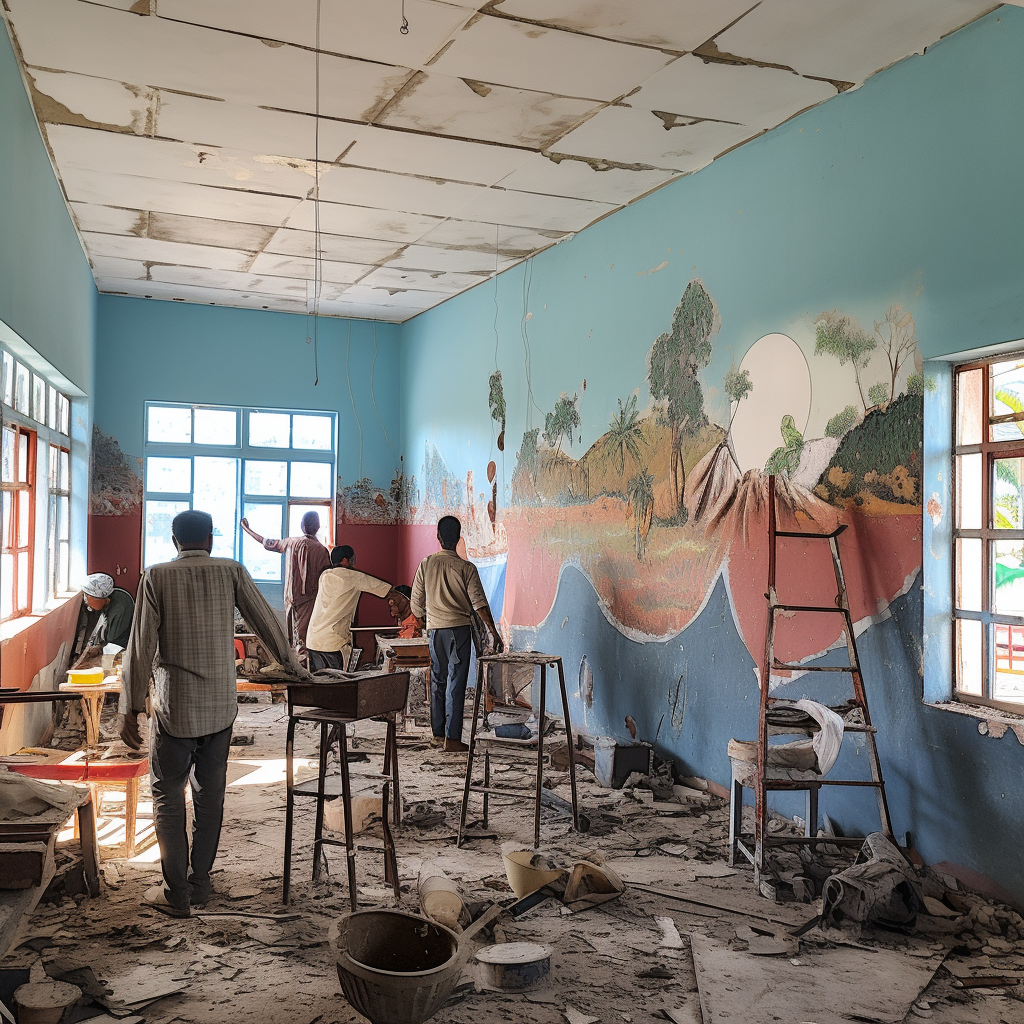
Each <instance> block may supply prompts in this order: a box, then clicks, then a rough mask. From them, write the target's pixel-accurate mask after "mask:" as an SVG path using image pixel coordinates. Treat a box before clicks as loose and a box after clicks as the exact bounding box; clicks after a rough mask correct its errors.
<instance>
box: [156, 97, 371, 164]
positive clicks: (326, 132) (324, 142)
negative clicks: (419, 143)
mask: <svg viewBox="0 0 1024 1024" xmlns="http://www.w3.org/2000/svg"><path fill="white" fill-rule="evenodd" d="M359 129H360V126H359V125H353V124H347V123H345V122H343V121H328V120H321V122H320V146H319V150H320V159H321V160H328V161H333V160H336V159H337V158H338V157H340V156H341V154H342V153H344V152H345V150H347V149H348V148H349V147H350V146H351V145H352V143H353V142H354V141H355V140H356V138H357V133H358V132H359ZM155 134H157V135H159V136H160V137H161V138H165V139H177V140H179V141H181V142H195V143H198V144H200V145H203V146H223V147H224V148H226V149H235V150H242V151H245V152H248V153H252V154H258V155H276V156H282V155H284V156H289V157H298V158H300V159H302V160H312V159H313V156H314V154H315V152H316V148H317V147H316V121H315V119H314V117H313V115H312V114H307V113H304V112H297V111H287V110H265V109H264V108H262V107H256V106H252V105H250V104H244V103H221V102H219V101H218V100H210V99H205V98H204V97H202V96H185V95H182V94H181V93H175V92H168V91H166V90H165V91H162V92H161V93H160V110H159V114H158V116H157V130H156V133H155Z"/></svg>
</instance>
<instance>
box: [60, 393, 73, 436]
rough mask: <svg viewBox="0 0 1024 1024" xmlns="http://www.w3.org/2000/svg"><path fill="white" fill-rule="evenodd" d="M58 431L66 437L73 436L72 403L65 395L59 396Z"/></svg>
mask: <svg viewBox="0 0 1024 1024" xmlns="http://www.w3.org/2000/svg"><path fill="white" fill-rule="evenodd" d="M57 420H58V423H57V429H58V430H59V431H60V432H61V433H62V434H64V435H65V436H70V435H71V402H70V401H69V400H68V399H67V398H65V397H64V396H63V395H57Z"/></svg>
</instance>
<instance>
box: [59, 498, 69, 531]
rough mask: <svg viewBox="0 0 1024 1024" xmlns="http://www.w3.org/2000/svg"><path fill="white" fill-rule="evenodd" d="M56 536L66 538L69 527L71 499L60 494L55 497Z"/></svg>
mask: <svg viewBox="0 0 1024 1024" xmlns="http://www.w3.org/2000/svg"><path fill="white" fill-rule="evenodd" d="M57 517H58V518H57V521H58V523H59V525H58V527H57V537H58V539H59V540H68V539H69V537H70V532H69V531H70V529H71V499H70V498H68V497H67V496H66V495H61V496H60V497H59V498H58V499H57Z"/></svg>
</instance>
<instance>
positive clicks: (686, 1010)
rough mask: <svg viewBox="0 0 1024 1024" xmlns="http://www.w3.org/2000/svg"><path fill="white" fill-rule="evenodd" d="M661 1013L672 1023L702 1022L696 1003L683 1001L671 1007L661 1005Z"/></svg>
mask: <svg viewBox="0 0 1024 1024" xmlns="http://www.w3.org/2000/svg"><path fill="white" fill-rule="evenodd" d="M661 1015H662V1016H663V1017H664V1018H665V1020H670V1021H672V1024H703V1021H702V1020H701V1012H700V1007H699V1005H697V1004H696V1003H684V1004H683V1005H682V1006H676V1007H673V1008H672V1009H669V1008H668V1007H663V1008H662V1010H661Z"/></svg>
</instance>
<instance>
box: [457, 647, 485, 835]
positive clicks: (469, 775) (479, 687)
mask: <svg viewBox="0 0 1024 1024" xmlns="http://www.w3.org/2000/svg"><path fill="white" fill-rule="evenodd" d="M484 664H485V662H482V661H480V660H479V659H478V660H477V663H476V693H475V694H474V695H473V722H472V724H471V725H470V728H469V756H468V757H467V758H466V788H465V789H464V790H463V792H462V813H461V814H460V816H459V838H458V840H457V841H456V843H455V845H456V846H457V847H461V846H462V833H463V831H464V830H465V828H466V812H467V810H468V809H469V787H470V784H471V783H472V781H473V755H474V754H475V753H476V720H477V718H479V717H480V696H481V694H482V692H483V689H484V676H485V673H484ZM487 664H488V665H489V663H487Z"/></svg>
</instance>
